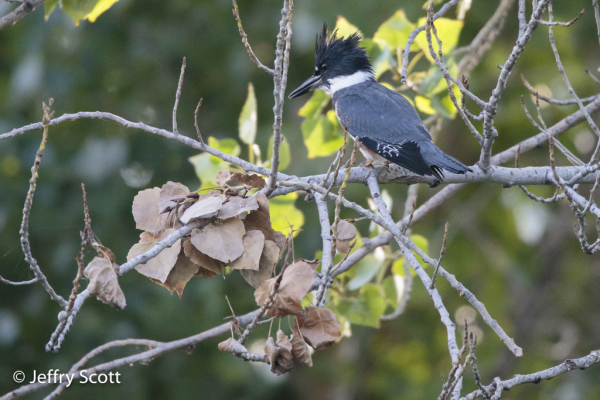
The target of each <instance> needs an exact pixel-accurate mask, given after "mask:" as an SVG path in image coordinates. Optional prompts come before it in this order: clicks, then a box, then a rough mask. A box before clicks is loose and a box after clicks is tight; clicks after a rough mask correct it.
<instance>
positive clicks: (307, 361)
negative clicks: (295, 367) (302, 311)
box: [292, 327, 313, 367]
mask: <svg viewBox="0 0 600 400" xmlns="http://www.w3.org/2000/svg"><path fill="white" fill-rule="evenodd" d="M292 355H293V356H294V360H296V361H298V362H299V363H300V364H304V365H306V366H307V367H312V366H313V363H312V357H311V356H310V350H309V349H308V346H307V345H306V342H305V341H304V339H303V338H302V334H301V333H300V331H298V329H297V328H296V327H294V334H293V335H292Z"/></svg>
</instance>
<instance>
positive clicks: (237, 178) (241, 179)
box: [229, 172, 267, 189]
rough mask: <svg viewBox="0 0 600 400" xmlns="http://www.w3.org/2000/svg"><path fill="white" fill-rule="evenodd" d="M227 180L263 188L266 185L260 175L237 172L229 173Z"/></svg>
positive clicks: (236, 183)
mask: <svg viewBox="0 0 600 400" xmlns="http://www.w3.org/2000/svg"><path fill="white" fill-rule="evenodd" d="M229 182H231V183H233V184H235V185H247V186H252V187H255V188H258V189H263V188H264V187H265V186H266V185H267V183H266V182H265V180H264V179H263V178H262V177H261V176H260V175H255V174H250V175H246V174H240V173H237V172H236V173H235V174H233V175H231V178H229Z"/></svg>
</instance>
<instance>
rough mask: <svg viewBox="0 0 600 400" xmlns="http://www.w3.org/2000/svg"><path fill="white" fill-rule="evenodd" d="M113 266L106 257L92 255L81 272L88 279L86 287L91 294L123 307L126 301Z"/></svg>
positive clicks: (115, 305)
mask: <svg viewBox="0 0 600 400" xmlns="http://www.w3.org/2000/svg"><path fill="white" fill-rule="evenodd" d="M115 266H116V264H114V265H113V263H111V262H110V261H109V260H107V259H106V258H102V257H94V259H93V260H92V261H91V262H90V263H89V264H88V265H87V267H85V269H84V270H83V274H84V275H85V276H86V277H87V278H88V279H89V280H90V283H89V284H88V287H87V289H88V291H89V292H90V293H91V294H95V295H96V298H98V300H100V301H102V302H103V303H106V304H108V305H110V306H112V307H119V308H121V309H123V308H125V306H126V305H127V302H126V301H125V295H124V294H123V291H122V290H121V287H120V286H119V280H118V277H117V273H116V272H115Z"/></svg>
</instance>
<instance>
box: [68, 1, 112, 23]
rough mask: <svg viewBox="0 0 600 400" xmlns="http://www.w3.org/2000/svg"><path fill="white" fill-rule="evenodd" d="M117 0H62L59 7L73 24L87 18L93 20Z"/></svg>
mask: <svg viewBox="0 0 600 400" xmlns="http://www.w3.org/2000/svg"><path fill="white" fill-rule="evenodd" d="M117 1H119V0H100V1H98V0H62V2H61V7H62V9H63V11H64V12H65V13H66V14H67V15H68V16H69V17H71V19H72V20H73V22H75V25H79V22H80V21H82V20H84V19H87V20H89V21H90V22H95V21H96V19H97V18H98V17H99V16H100V15H101V14H102V13H103V12H105V11H106V10H108V9H109V8H110V7H112V5H113V4H115V3H116V2H117Z"/></svg>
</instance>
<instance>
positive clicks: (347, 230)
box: [337, 219, 356, 240]
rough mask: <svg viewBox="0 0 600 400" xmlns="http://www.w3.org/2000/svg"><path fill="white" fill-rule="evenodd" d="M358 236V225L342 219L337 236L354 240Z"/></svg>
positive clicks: (341, 238)
mask: <svg viewBox="0 0 600 400" xmlns="http://www.w3.org/2000/svg"><path fill="white" fill-rule="evenodd" d="M355 237H356V227H355V226H354V224H353V223H351V222H348V221H346V220H345V219H342V220H340V221H339V222H338V226H337V238H338V239H340V240H352V239H354V238H355Z"/></svg>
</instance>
